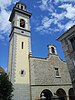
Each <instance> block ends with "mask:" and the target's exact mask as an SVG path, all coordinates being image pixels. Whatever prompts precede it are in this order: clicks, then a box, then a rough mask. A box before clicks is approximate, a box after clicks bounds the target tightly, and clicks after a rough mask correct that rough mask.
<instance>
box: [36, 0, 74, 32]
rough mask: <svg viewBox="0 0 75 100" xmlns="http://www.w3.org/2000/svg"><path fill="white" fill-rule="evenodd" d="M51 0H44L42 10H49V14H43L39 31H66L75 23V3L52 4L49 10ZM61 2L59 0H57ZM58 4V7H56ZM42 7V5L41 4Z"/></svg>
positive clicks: (38, 27)
mask: <svg viewBox="0 0 75 100" xmlns="http://www.w3.org/2000/svg"><path fill="white" fill-rule="evenodd" d="M48 2H49V3H50V2H51V0H46V1H44V0H42V3H41V7H43V8H44V9H43V8H41V10H43V12H44V10H45V11H47V12H48V16H43V18H42V20H41V24H39V25H38V26H37V28H36V30H37V31H41V32H42V31H43V30H44V31H43V32H48V31H49V32H50V31H52V33H53V32H57V31H62V30H63V31H66V30H67V29H69V28H70V27H72V25H74V24H75V5H74V4H73V3H71V2H70V3H69V2H67V3H61V4H60V6H59V4H55V5H52V6H51V7H50V10H49V4H48ZM57 2H59V0H58V1H57ZM55 6H57V7H55ZM39 7H40V6H39Z"/></svg>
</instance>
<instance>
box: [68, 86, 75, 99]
mask: <svg viewBox="0 0 75 100" xmlns="http://www.w3.org/2000/svg"><path fill="white" fill-rule="evenodd" d="M69 99H70V100H75V96H74V91H73V88H70V89H69Z"/></svg>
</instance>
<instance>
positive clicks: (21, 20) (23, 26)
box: [20, 19, 25, 28]
mask: <svg viewBox="0 0 75 100" xmlns="http://www.w3.org/2000/svg"><path fill="white" fill-rule="evenodd" d="M20 27H22V28H25V20H24V19H20Z"/></svg>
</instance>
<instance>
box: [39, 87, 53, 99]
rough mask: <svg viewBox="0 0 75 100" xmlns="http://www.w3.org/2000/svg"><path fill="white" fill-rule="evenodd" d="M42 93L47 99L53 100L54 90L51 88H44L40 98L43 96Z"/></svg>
mask: <svg viewBox="0 0 75 100" xmlns="http://www.w3.org/2000/svg"><path fill="white" fill-rule="evenodd" d="M42 94H43V95H44V97H46V99H45V100H51V97H52V92H51V91H50V90H48V89H45V90H43V91H42V92H41V94H40V98H41V97H42Z"/></svg>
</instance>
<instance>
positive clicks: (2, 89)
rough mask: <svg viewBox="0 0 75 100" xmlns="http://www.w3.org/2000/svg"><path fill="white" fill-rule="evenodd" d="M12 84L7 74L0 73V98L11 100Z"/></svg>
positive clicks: (1, 99)
mask: <svg viewBox="0 0 75 100" xmlns="http://www.w3.org/2000/svg"><path fill="white" fill-rule="evenodd" d="M12 92H13V86H12V83H11V82H10V81H9V77H8V75H7V74H6V73H5V74H1V75H0V100H12V96H13V95H12Z"/></svg>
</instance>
